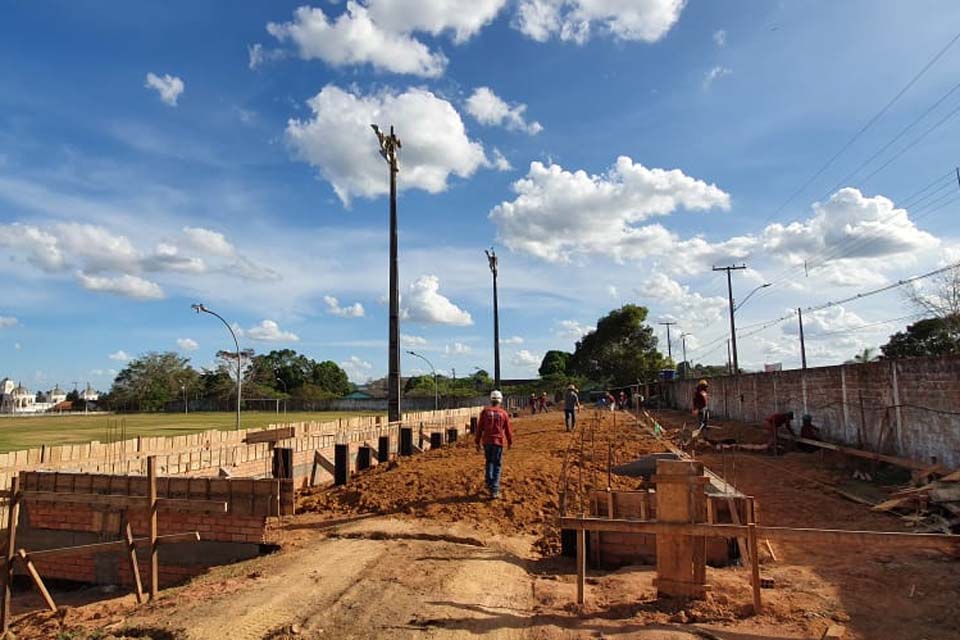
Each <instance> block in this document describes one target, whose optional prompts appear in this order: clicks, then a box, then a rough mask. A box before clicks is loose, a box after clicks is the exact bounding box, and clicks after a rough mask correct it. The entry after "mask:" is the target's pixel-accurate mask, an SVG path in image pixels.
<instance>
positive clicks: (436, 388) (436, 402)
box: [407, 351, 440, 411]
mask: <svg viewBox="0 0 960 640" xmlns="http://www.w3.org/2000/svg"><path fill="white" fill-rule="evenodd" d="M407 353H409V354H410V355H412V356H416V357H417V358H420V359H421V360H423V361H424V362H426V363H427V364H428V365H430V369H431V370H432V371H433V410H434V411H439V410H440V383H439V382H437V369H436V367H434V366H433V363H432V362H430V361H429V360H427V359H426V358H425V357H424V356H422V355H420V354H419V353H417V352H416V351H407Z"/></svg>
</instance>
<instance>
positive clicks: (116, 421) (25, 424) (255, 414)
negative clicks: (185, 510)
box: [0, 411, 377, 453]
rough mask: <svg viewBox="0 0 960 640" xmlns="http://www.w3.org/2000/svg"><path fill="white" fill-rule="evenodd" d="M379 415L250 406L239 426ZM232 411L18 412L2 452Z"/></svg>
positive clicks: (213, 420) (178, 424) (0, 436)
mask: <svg viewBox="0 0 960 640" xmlns="http://www.w3.org/2000/svg"><path fill="white" fill-rule="evenodd" d="M360 415H377V412H346V411H321V412H295V413H288V414H286V415H284V414H282V413H281V414H277V413H274V412H272V411H250V412H244V413H242V414H240V428H241V429H257V428H261V427H266V426H267V425H270V424H276V423H287V422H306V421H309V420H313V421H317V422H326V421H331V420H336V419H337V418H348V417H353V416H360ZM235 422H236V414H234V413H226V412H197V413H189V414H184V413H132V414H122V415H89V416H83V415H69V416H53V415H45V416H17V417H2V418H0V453H4V452H7V451H16V450H18V449H32V448H34V447H39V446H41V445H44V444H45V445H57V444H68V443H77V442H89V441H91V440H99V441H101V442H107V441H111V440H118V439H119V438H120V432H119V426H120V425H121V424H123V426H124V435H125V437H126V438H135V437H137V436H180V435H183V434H186V433H196V432H197V431H207V430H209V429H220V430H226V429H233V428H234V424H235Z"/></svg>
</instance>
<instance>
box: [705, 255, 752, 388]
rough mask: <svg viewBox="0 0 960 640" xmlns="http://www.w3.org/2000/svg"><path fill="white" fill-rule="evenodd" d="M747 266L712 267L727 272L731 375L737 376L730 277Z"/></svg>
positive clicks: (735, 326) (737, 364) (738, 366)
mask: <svg viewBox="0 0 960 640" xmlns="http://www.w3.org/2000/svg"><path fill="white" fill-rule="evenodd" d="M746 268H747V265H745V264H741V265H731V266H729V267H714V268H713V270H714V271H726V272H727V296H728V297H729V299H730V347H731V350H732V352H733V361H732V363H733V374H734V375H738V374H739V373H740V365H739V363H738V362H737V324H736V321H735V320H734V319H733V312H734V306H733V280H732V279H731V277H730V274H731V272H733V271H741V270H743V269H746Z"/></svg>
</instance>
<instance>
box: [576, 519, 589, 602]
mask: <svg viewBox="0 0 960 640" xmlns="http://www.w3.org/2000/svg"><path fill="white" fill-rule="evenodd" d="M586 580H587V532H586V531H585V530H584V529H583V528H579V529H577V604H583V601H584V593H583V592H584V586H585V582H586Z"/></svg>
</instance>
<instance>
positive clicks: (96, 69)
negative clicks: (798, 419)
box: [0, 0, 960, 389]
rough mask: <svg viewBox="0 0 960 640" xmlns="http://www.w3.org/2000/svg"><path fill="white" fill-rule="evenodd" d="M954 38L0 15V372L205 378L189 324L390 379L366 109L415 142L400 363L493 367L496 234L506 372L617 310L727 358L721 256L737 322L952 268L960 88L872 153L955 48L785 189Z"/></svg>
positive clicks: (448, 9)
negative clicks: (145, 361) (164, 355)
mask: <svg viewBox="0 0 960 640" xmlns="http://www.w3.org/2000/svg"><path fill="white" fill-rule="evenodd" d="M301 7H302V8H301ZM958 19H960V6H958V5H957V4H956V3H955V2H950V1H948V0H944V1H935V0H922V1H918V2H911V3H903V2H894V1H889V2H885V1H876V0H860V1H848V2H842V3H838V2H832V1H813V2H779V3H777V2H768V3H759V2H748V1H733V0H731V1H723V0H717V1H711V2H706V1H703V0H701V1H696V0H690V1H689V2H687V3H683V2H682V1H680V0H646V1H644V2H641V1H639V0H638V1H637V2H636V3H624V2H622V1H615V0H593V1H591V2H585V1H583V0H447V2H430V1H428V0H362V1H356V2H318V3H316V4H313V5H301V4H300V3H296V2H293V3H286V2H271V3H229V2H189V3H188V2H168V3H163V4H162V5H157V4H154V3H142V2H127V3H102V2H83V1H79V2H78V1H73V2H48V3H42V4H38V3H26V2H11V1H0V60H2V61H3V62H2V64H0V87H2V90H0V258H2V264H3V268H4V279H3V282H4V287H3V292H2V294H0V376H4V375H8V376H11V377H14V378H19V379H22V380H23V381H24V382H25V383H26V384H27V385H28V386H29V387H31V388H47V387H50V386H52V385H53V384H54V383H60V384H61V385H67V386H69V385H72V382H73V381H74V380H77V381H81V382H83V381H88V380H89V381H90V382H91V383H93V384H94V385H95V386H97V387H100V388H103V389H106V388H108V387H109V384H110V381H111V379H112V374H111V370H114V371H115V370H117V369H119V368H121V367H122V366H123V364H124V362H125V358H129V357H135V356H136V355H138V354H140V353H144V352H146V351H151V350H178V351H181V352H182V353H184V354H185V355H188V356H190V357H191V358H192V359H193V361H194V363H195V364H197V365H198V366H204V365H209V364H210V363H211V361H212V359H213V354H214V353H215V352H216V351H217V350H218V349H221V348H225V347H226V346H227V345H228V340H229V338H228V336H227V334H226V332H225V331H224V329H223V327H222V326H220V325H219V324H218V323H216V321H215V320H214V319H212V318H210V317H197V316H195V315H194V314H192V313H191V312H190V304H191V303H193V302H204V303H205V304H207V305H208V306H209V307H210V308H212V309H215V310H216V311H218V312H220V313H221V314H223V315H224V316H225V317H227V318H228V319H229V320H230V321H231V322H234V323H235V324H236V326H237V327H239V328H240V329H241V330H242V331H241V333H242V338H241V340H242V342H243V343H244V346H249V347H252V348H254V349H256V350H257V351H258V352H265V351H268V350H270V349H273V348H282V347H291V348H295V349H297V350H300V351H302V352H304V353H307V354H308V355H310V356H312V357H314V358H318V359H331V360H335V361H337V362H339V363H342V364H343V366H344V367H345V368H346V369H347V371H348V372H349V374H350V375H351V378H352V379H353V380H355V381H358V382H360V381H363V380H364V379H366V378H369V377H379V376H381V375H383V374H384V373H385V369H386V332H387V322H386V320H387V318H386V312H387V308H386V305H385V304H384V302H383V299H384V296H385V294H386V287H387V260H386V250H387V233H386V232H387V201H386V199H385V197H384V195H383V194H384V192H385V190H386V167H385V165H384V164H383V162H382V160H380V159H379V157H378V156H377V155H376V140H375V138H374V136H373V134H372V132H370V131H369V129H368V128H367V125H368V124H369V123H370V122H373V121H375V122H378V123H379V124H380V125H381V126H389V125H390V124H395V125H397V127H398V133H399V135H400V137H401V139H402V140H403V143H404V149H403V152H402V155H401V163H402V166H401V173H400V184H401V188H402V192H401V197H400V221H401V263H400V271H401V284H402V291H403V294H402V295H403V307H404V309H405V319H404V322H403V326H402V333H403V334H404V335H405V336H406V337H405V341H406V342H405V344H406V348H414V349H416V350H418V351H420V352H422V353H423V354H424V355H426V356H427V357H428V358H430V359H431V360H432V361H433V362H434V364H435V365H436V366H437V368H438V369H441V370H443V371H445V372H449V371H450V370H451V369H456V371H457V373H458V375H459V374H463V375H466V374H469V373H470V372H471V371H473V369H474V367H482V368H485V369H487V370H490V369H492V348H491V342H492V340H491V334H492V329H491V304H490V276H489V271H488V269H487V264H486V259H485V257H484V255H483V248H484V247H489V246H491V245H494V246H496V248H497V251H498V253H499V254H500V256H501V258H500V264H501V310H502V313H501V323H502V325H501V334H502V337H503V339H504V341H505V344H503V346H502V351H503V362H504V375H505V376H509V377H514V376H516V377H520V376H527V375H530V374H531V373H533V372H535V370H536V366H537V365H538V364H539V360H540V358H541V357H542V355H543V353H544V352H545V351H546V350H547V349H553V348H561V349H567V350H572V348H573V344H574V341H575V340H576V338H577V336H578V335H579V334H580V333H581V332H583V331H585V330H587V329H589V328H590V327H591V326H592V325H593V323H595V321H596V319H597V318H598V317H600V316H602V315H603V314H604V313H606V312H607V311H609V310H610V309H611V308H614V307H615V306H618V305H619V304H622V303H625V302H635V303H639V304H644V305H646V306H648V307H649V308H650V310H651V320H652V321H654V322H657V321H661V320H673V321H676V322H677V323H678V325H677V329H678V330H679V331H684V332H687V333H689V334H690V337H689V338H688V340H687V347H688V351H689V355H690V356H691V359H693V360H695V361H704V362H708V363H722V362H723V361H724V360H725V358H726V354H725V348H724V347H725V343H724V341H723V338H724V337H725V334H726V332H727V331H728V325H727V317H726V315H725V312H726V287H725V280H724V279H723V277H722V274H716V273H713V272H712V271H711V270H710V268H711V266H713V265H715V264H717V265H719V264H730V263H732V262H738V263H739V262H746V263H747V264H748V266H749V267H750V269H749V270H748V271H746V272H740V273H738V274H736V275H735V295H736V296H737V297H738V298H740V299H742V298H743V297H744V296H745V295H746V294H747V293H748V292H749V291H750V290H752V289H753V288H754V287H756V286H758V285H760V284H762V283H764V282H772V283H773V286H771V287H768V288H766V289H765V290H763V291H762V292H760V293H757V294H756V296H754V297H753V298H751V300H750V302H749V304H748V305H745V306H744V307H743V309H741V310H740V311H738V314H737V315H738V322H739V323H740V324H741V325H742V326H744V327H748V326H749V325H757V326H762V324H758V323H763V322H764V321H766V320H769V319H773V318H777V317H779V316H781V315H783V314H784V313H785V312H787V311H788V310H789V309H793V308H796V307H798V306H803V307H806V306H812V305H817V304H820V303H823V302H826V301H829V300H836V299H841V298H845V297H848V296H849V295H852V294H854V293H857V292H859V291H867V290H870V289H873V288H876V287H878V286H882V285H884V284H886V283H889V282H893V281H896V280H898V279H900V278H903V277H907V276H911V275H914V274H917V273H922V272H925V271H928V270H931V269H934V268H937V267H939V266H942V265H944V264H948V263H950V262H953V261H956V260H958V259H960V244H958V238H957V232H956V231H955V225H954V224H952V220H951V217H950V214H951V213H953V211H955V209H956V206H957V204H956V203H957V201H956V200H954V199H953V196H951V195H950V193H951V189H954V188H956V184H953V185H950V184H949V183H950V181H951V178H950V176H949V175H947V174H948V172H949V171H951V170H952V169H953V167H954V166H955V165H956V164H957V157H956V148H957V146H956V140H957V139H958V138H957V134H958V128H957V120H956V119H955V118H953V117H952V115H951V114H952V110H953V109H954V108H955V107H956V106H957V105H958V104H960V92H957V93H952V94H949V95H947V97H946V99H945V100H944V101H943V102H942V103H940V104H939V105H938V106H937V107H936V108H935V109H933V110H932V111H931V112H930V113H929V114H928V115H926V116H925V118H924V119H922V120H920V121H919V122H917V123H916V124H915V125H914V126H913V127H912V128H910V129H908V130H907V133H906V134H904V135H903V136H902V137H900V138H898V139H896V141H895V142H894V144H892V145H891V146H890V147H889V148H887V149H886V150H884V151H883V152H881V153H880V154H879V155H878V156H877V158H876V159H875V160H873V161H872V162H871V163H868V164H865V162H866V161H867V160H868V159H870V158H871V156H872V155H873V154H874V153H875V152H876V151H878V150H880V149H882V148H883V147H884V145H886V144H887V143H888V142H889V141H890V140H891V139H893V138H894V136H896V135H897V134H898V133H899V132H900V131H901V130H903V129H904V127H907V126H908V125H910V124H911V123H914V122H915V121H916V120H917V118H918V117H920V116H921V115H922V114H924V112H925V111H926V110H927V109H928V108H929V107H931V105H934V104H935V103H936V101H938V100H939V99H940V98H941V97H943V96H944V95H945V94H947V93H948V91H949V90H950V89H951V87H953V86H954V84H955V83H956V82H957V75H958V73H957V72H958V70H960V44H957V45H954V46H953V47H951V48H949V49H948V50H947V51H946V52H945V53H944V54H943V55H942V56H941V57H940V58H939V59H938V60H937V62H936V63H935V64H934V65H932V66H931V67H930V68H929V69H928V70H927V71H926V72H925V73H924V74H923V75H922V76H921V77H920V78H919V80H917V81H916V83H915V84H913V85H912V86H911V87H910V88H909V90H908V91H906V92H905V93H904V94H903V95H902V96H901V97H900V98H899V99H898V100H897V101H896V102H895V103H894V104H893V105H892V106H891V107H890V108H889V109H888V110H887V111H886V112H884V113H883V115H882V117H880V118H879V119H877V120H876V121H875V122H874V123H873V124H871V126H870V127H869V128H868V129H867V130H866V131H865V132H864V133H863V134H862V135H860V136H859V137H858V138H857V139H856V141H855V142H854V144H853V145H851V146H850V147H849V148H848V149H846V150H845V151H844V152H843V153H842V154H841V155H840V156H839V157H838V158H837V159H836V161H835V162H833V163H832V164H830V165H829V166H827V167H826V169H825V170H824V171H823V172H822V174H821V175H819V176H818V177H817V178H816V179H815V180H813V181H812V182H811V183H810V184H809V186H808V187H806V188H804V189H802V190H799V192H798V188H799V187H801V186H802V185H804V184H805V183H806V182H807V181H808V178H810V177H811V176H813V175H814V174H815V173H816V172H817V171H818V170H819V169H820V168H821V167H823V166H824V163H825V162H826V161H827V160H828V159H829V158H830V157H831V156H833V155H834V154H835V153H836V152H837V151H838V150H840V149H841V148H843V147H844V144H845V143H846V142H847V141H848V140H849V139H850V138H851V136H853V135H854V134H855V133H856V132H857V131H858V130H860V129H861V128H862V127H863V126H864V125H865V124H866V123H867V122H869V121H870V119H871V118H872V117H873V116H874V115H875V114H877V113H878V112H879V111H880V110H881V108H882V107H883V106H884V105H885V104H887V103H888V102H889V101H890V100H891V98H893V97H894V96H895V95H896V94H897V93H898V91H900V90H901V89H902V88H903V87H904V86H905V85H906V84H907V83H908V82H909V81H910V79H911V78H913V77H914V76H915V75H916V74H917V73H918V72H919V71H920V70H921V69H922V68H923V67H924V65H926V64H927V62H928V61H930V59H931V58H932V57H933V56H934V55H935V54H936V53H937V52H938V51H940V50H941V49H942V48H943V47H944V45H946V44H947V43H948V42H949V41H950V40H951V38H953V37H954V36H955V35H956V33H955V29H956V26H955V25H956V24H958V22H960V21H958ZM938 123H940V124H938ZM928 129H929V133H928V134H926V135H925V136H923V137H921V134H924V132H925V131H927V130H928ZM908 145H910V147H909V149H907V150H906V152H903V153H901V151H902V150H903V149H904V148H906V147H907V146H908ZM888 160H892V161H891V162H889V164H886V163H887V161H888ZM885 164H886V166H884V165H885ZM881 167H882V168H881ZM878 168H879V169H880V170H879V171H876V172H875V173H874V170H875V169H878ZM871 174H873V175H871ZM935 181H936V182H935ZM931 183H933V187H932V188H931V190H930V191H927V192H923V193H921V194H919V195H914V194H916V193H917V192H918V191H920V190H921V189H922V188H923V187H925V186H927V185H928V184H931ZM954 193H955V194H957V195H960V193H958V192H954ZM794 194H796V195H795V196H794ZM924 195H929V196H930V197H928V198H926V199H923V196H924ZM791 196H793V197H791ZM911 196H913V197H912V198H911ZM804 261H806V262H807V264H808V272H809V273H807V274H805V271H804V268H803V263H804ZM334 299H335V300H334ZM915 311H916V310H915V309H914V308H912V307H910V305H909V304H908V303H907V302H905V300H904V296H903V294H902V292H900V291H893V292H891V293H888V294H883V295H878V296H873V297H871V298H868V299H865V300H862V301H858V302H856V303H851V304H847V305H843V306H836V307H831V308H828V309H825V310H823V311H820V312H817V313H810V314H808V315H807V317H806V320H807V333H808V357H809V359H810V362H811V363H812V364H830V363H835V362H840V361H843V360H845V359H848V358H849V357H851V356H852V355H853V354H854V353H857V352H858V351H859V350H861V349H862V348H864V347H867V346H876V345H878V344H881V343H882V342H884V341H885V339H886V336H887V335H889V333H891V332H892V331H894V330H896V329H897V328H899V327H902V325H903V324H905V322H907V320H904V318H905V317H907V316H909V315H910V314H913V313H915ZM881 321H884V322H886V321H891V322H888V323H886V324H877V323H880V322H881ZM679 331H677V332H676V333H675V334H674V339H675V345H674V346H675V348H679V341H677V340H676V336H677V334H678V333H679ZM747 333H751V334H752V335H743V337H742V338H741V340H740V361H741V364H742V365H744V366H747V367H748V368H759V367H761V366H762V365H763V364H764V363H770V362H783V363H784V365H785V366H788V367H789V366H796V365H797V363H798V357H799V351H798V343H797V337H796V326H795V322H793V321H787V322H784V323H782V324H774V325H771V326H770V327H768V328H766V329H764V330H763V331H761V332H759V333H752V331H751V330H750V329H749V328H747V329H745V330H744V334H747ZM661 337H662V338H663V337H664V336H661ZM403 368H404V373H405V374H407V373H419V372H422V369H423V365H422V363H420V362H418V361H416V360H413V359H407V357H406V356H404V361H403Z"/></svg>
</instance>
